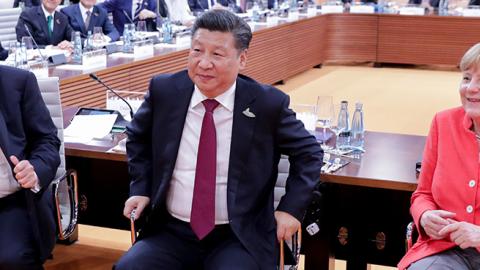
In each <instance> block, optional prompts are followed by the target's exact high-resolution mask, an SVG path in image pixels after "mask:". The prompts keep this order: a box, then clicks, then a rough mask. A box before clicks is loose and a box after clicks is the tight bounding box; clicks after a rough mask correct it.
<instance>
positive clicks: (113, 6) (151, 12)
mask: <svg viewBox="0 0 480 270" xmlns="http://www.w3.org/2000/svg"><path fill="white" fill-rule="evenodd" d="M99 7H101V8H104V9H105V10H107V12H111V13H112V16H113V25H114V26H115V28H117V30H118V32H119V33H120V35H123V28H124V26H125V24H126V23H132V22H133V23H136V22H137V21H139V20H145V21H147V28H148V29H149V30H150V31H152V30H155V29H156V21H155V18H156V17H157V13H156V12H157V0H105V1H104V2H103V3H101V4H100V5H99Z"/></svg>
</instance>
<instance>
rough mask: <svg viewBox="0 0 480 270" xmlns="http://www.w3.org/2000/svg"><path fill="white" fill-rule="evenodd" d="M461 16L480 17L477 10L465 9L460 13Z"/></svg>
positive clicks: (479, 10)
mask: <svg viewBox="0 0 480 270" xmlns="http://www.w3.org/2000/svg"><path fill="white" fill-rule="evenodd" d="M462 15H463V16H465V17H480V9H479V8H466V9H464V10H463V11H462Z"/></svg>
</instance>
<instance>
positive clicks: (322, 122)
mask: <svg viewBox="0 0 480 270" xmlns="http://www.w3.org/2000/svg"><path fill="white" fill-rule="evenodd" d="M334 117H335V111H334V107H333V97H332V96H318V98H317V125H316V126H317V128H318V129H319V130H320V129H321V130H322V133H321V137H320V138H319V140H320V141H321V142H322V148H327V144H326V142H327V141H328V139H329V133H327V129H329V128H330V126H331V124H332V122H333V121H334Z"/></svg>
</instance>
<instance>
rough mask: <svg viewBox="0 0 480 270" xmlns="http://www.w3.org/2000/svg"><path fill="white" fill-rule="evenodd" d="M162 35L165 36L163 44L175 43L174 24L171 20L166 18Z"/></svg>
mask: <svg viewBox="0 0 480 270" xmlns="http://www.w3.org/2000/svg"><path fill="white" fill-rule="evenodd" d="M162 34H163V42H164V43H172V42H173V31H172V23H171V22H170V19H168V18H165V19H164V20H163V22H162Z"/></svg>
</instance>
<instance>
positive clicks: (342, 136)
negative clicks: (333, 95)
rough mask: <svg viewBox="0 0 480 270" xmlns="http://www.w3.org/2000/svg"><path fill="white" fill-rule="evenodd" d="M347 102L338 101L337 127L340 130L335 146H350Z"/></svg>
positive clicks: (341, 147) (340, 147) (339, 147)
mask: <svg viewBox="0 0 480 270" xmlns="http://www.w3.org/2000/svg"><path fill="white" fill-rule="evenodd" d="M349 120H350V119H349V114H348V102H347V101H345V100H343V101H342V102H341V103H340V112H339V113H338V124H337V126H338V128H339V129H340V130H341V132H340V133H339V134H338V137H337V148H338V149H340V150H341V149H345V148H348V147H349V146H350V127H349Z"/></svg>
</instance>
